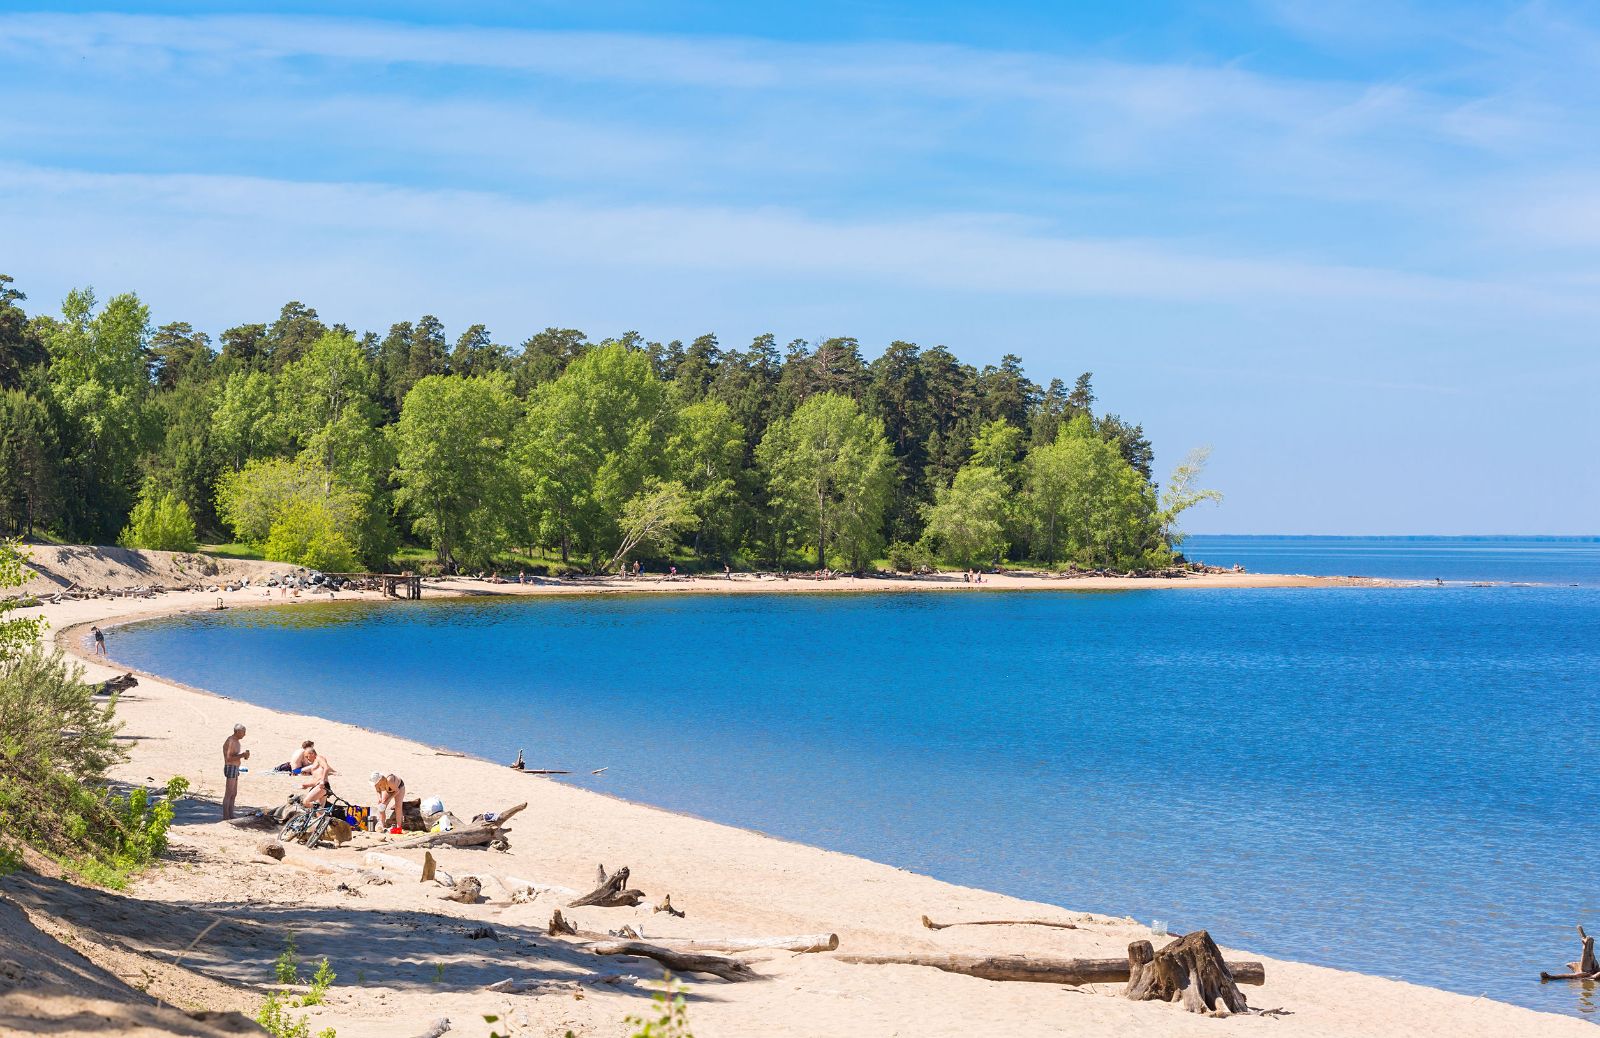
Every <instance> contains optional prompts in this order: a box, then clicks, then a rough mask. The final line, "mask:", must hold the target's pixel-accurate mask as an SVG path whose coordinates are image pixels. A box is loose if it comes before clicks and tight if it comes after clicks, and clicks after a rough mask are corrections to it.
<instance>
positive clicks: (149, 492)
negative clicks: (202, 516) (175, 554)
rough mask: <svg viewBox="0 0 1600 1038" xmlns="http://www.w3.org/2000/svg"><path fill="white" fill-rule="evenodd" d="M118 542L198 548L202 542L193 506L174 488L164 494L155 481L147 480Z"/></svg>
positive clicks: (158, 547)
mask: <svg viewBox="0 0 1600 1038" xmlns="http://www.w3.org/2000/svg"><path fill="white" fill-rule="evenodd" d="M117 543H118V544H120V545H122V546H123V547H124V548H151V549H154V550H156V551H194V550H195V548H196V547H198V546H199V543H200V542H199V540H198V539H197V538H196V537H195V531H194V519H193V517H191V516H190V515H189V506H188V505H186V504H184V503H183V502H182V501H180V500H178V496H177V495H176V494H174V493H172V492H171V491H170V490H169V491H167V492H165V493H161V492H159V491H158V490H157V488H156V486H155V484H154V483H146V484H145V486H144V490H143V491H142V492H140V494H139V503H138V504H136V505H134V506H133V514H132V515H130V516H129V517H128V525H127V527H126V528H124V529H123V531H122V536H120V537H118V538H117Z"/></svg>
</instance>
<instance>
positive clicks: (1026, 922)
mask: <svg viewBox="0 0 1600 1038" xmlns="http://www.w3.org/2000/svg"><path fill="white" fill-rule="evenodd" d="M922 925H923V926H926V927H927V928H928V929H930V930H948V929H950V928H951V927H952V926H1052V927H1055V928H1056V929H1057V930H1076V929H1077V928H1078V924H1077V923H1057V922H1054V921H1052V920H1049V919H970V920H963V921H961V922H955V923H936V922H934V921H933V920H932V919H929V918H928V917H927V916H923V917H922Z"/></svg>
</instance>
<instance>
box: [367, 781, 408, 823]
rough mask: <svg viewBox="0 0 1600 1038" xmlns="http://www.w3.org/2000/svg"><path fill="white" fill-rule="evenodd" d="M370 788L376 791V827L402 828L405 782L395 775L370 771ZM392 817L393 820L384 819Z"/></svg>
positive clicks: (404, 808)
mask: <svg viewBox="0 0 1600 1038" xmlns="http://www.w3.org/2000/svg"><path fill="white" fill-rule="evenodd" d="M372 788H373V789H375V790H377V792H378V828H380V829H404V828H405V821H406V784H405V783H404V782H402V781H401V780H400V778H399V777H398V776H395V775H385V774H383V773H382V772H379V771H374V772H373V773H372ZM391 816H392V817H393V819H394V820H393V821H392V822H391V821H386V819H388V818H390V817H391Z"/></svg>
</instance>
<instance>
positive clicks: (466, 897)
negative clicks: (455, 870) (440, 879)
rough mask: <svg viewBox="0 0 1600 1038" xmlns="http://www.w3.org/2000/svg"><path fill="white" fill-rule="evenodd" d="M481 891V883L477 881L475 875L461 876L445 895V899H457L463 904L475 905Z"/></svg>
mask: <svg viewBox="0 0 1600 1038" xmlns="http://www.w3.org/2000/svg"><path fill="white" fill-rule="evenodd" d="M482 893H483V884H482V883H480V882H478V877H477V876H462V877H461V879H460V881H459V882H457V883H456V885H455V888H454V889H453V890H451V892H450V893H448V894H446V895H445V900H446V901H458V902H460V903H461V904H463V905H475V904H477V903H478V896H479V895H480V894H482Z"/></svg>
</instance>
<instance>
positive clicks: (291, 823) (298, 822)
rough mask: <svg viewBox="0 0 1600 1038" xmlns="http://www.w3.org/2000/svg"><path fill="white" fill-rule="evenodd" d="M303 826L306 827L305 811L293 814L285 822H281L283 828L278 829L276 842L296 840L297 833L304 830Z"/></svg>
mask: <svg viewBox="0 0 1600 1038" xmlns="http://www.w3.org/2000/svg"><path fill="white" fill-rule="evenodd" d="M305 827H306V812H304V811H301V812H300V813H299V814H297V815H295V816H294V817H293V818H291V819H289V820H288V821H287V822H284V823H283V828H281V829H279V830H278V842H279V843H292V842H294V840H296V839H297V838H298V835H299V834H300V833H301V832H303V831H304V830H305Z"/></svg>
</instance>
